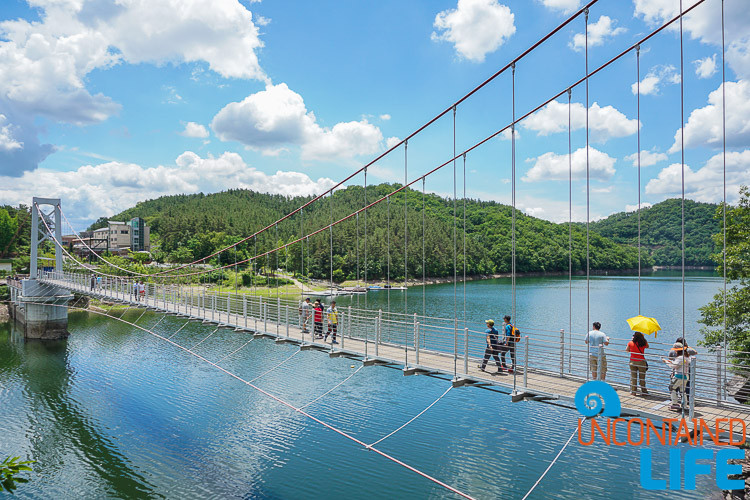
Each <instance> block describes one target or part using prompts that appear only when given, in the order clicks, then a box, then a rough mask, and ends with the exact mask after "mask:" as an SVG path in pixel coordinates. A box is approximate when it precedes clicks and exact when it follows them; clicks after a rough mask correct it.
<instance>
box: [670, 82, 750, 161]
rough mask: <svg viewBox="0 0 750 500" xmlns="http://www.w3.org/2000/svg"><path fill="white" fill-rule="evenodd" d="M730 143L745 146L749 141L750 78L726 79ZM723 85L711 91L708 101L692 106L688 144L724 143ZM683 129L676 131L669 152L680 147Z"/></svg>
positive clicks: (716, 146) (738, 146)
mask: <svg viewBox="0 0 750 500" xmlns="http://www.w3.org/2000/svg"><path fill="white" fill-rule="evenodd" d="M726 97H727V105H726V111H727V114H726V134H727V146H728V147H730V148H742V147H747V146H748V145H750V80H740V81H738V82H726ZM721 101H722V89H721V85H719V88H718V89H716V90H714V91H713V92H711V93H710V94H709V95H708V105H707V106H704V107H702V108H698V109H695V110H693V112H692V113H690V117H689V118H688V120H687V124H686V125H685V147H686V148H693V147H698V146H708V147H714V148H718V147H721V146H722V140H723V138H722V137H723V131H722V102H721ZM680 143H681V137H680V130H679V129H678V130H677V131H676V132H675V134H674V144H672V147H671V148H669V152H670V153H674V152H677V151H679V150H680Z"/></svg>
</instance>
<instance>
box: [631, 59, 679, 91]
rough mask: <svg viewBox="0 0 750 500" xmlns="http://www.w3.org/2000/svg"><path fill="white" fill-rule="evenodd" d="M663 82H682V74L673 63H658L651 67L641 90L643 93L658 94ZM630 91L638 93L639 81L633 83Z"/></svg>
mask: <svg viewBox="0 0 750 500" xmlns="http://www.w3.org/2000/svg"><path fill="white" fill-rule="evenodd" d="M663 83H671V84H673V85H677V84H679V83H680V74H679V73H678V72H677V68H675V67H674V66H672V65H671V64H670V65H657V66H654V67H653V68H651V71H649V72H648V73H647V74H646V76H645V77H644V78H643V80H641V88H640V92H641V94H642V95H656V94H658V93H659V90H661V85H662V84H663ZM630 91H631V92H632V93H633V95H636V94H637V93H638V83H634V84H632V85H631V86H630Z"/></svg>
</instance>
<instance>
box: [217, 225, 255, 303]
mask: <svg viewBox="0 0 750 500" xmlns="http://www.w3.org/2000/svg"><path fill="white" fill-rule="evenodd" d="M253 242H254V243H255V256H254V257H253V295H255V296H256V297H257V295H258V290H257V288H256V287H257V282H258V268H257V267H256V263H257V262H258V257H257V255H258V236H257V235H256V236H253ZM204 307H205V306H204Z"/></svg>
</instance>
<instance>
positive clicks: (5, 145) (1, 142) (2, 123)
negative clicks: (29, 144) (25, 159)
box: [0, 114, 23, 151]
mask: <svg viewBox="0 0 750 500" xmlns="http://www.w3.org/2000/svg"><path fill="white" fill-rule="evenodd" d="M14 149H23V143H22V142H18V141H17V140H16V139H15V138H14V137H13V131H12V130H11V125H10V124H8V123H7V118H6V117H5V115H2V114H0V151H13V150H14Z"/></svg>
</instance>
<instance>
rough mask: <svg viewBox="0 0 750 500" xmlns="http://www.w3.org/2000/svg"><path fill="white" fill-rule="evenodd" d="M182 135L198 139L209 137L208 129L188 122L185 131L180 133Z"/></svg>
mask: <svg viewBox="0 0 750 500" xmlns="http://www.w3.org/2000/svg"><path fill="white" fill-rule="evenodd" d="M180 135H182V136H185V137H196V138H198V139H205V138H206V137H208V129H206V127H204V126H203V125H201V124H200V123H195V122H187V123H186V124H185V130H183V131H182V132H180Z"/></svg>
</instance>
